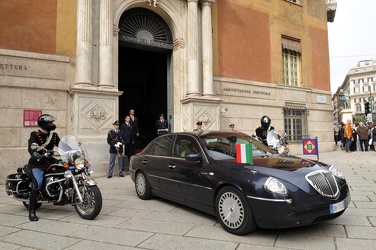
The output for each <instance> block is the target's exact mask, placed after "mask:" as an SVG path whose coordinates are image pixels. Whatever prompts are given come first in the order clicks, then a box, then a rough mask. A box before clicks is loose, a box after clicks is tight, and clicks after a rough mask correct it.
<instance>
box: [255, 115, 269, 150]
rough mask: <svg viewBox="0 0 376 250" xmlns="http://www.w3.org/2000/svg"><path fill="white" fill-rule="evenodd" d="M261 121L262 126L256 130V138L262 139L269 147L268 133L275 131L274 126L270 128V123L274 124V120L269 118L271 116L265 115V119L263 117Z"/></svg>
mask: <svg viewBox="0 0 376 250" xmlns="http://www.w3.org/2000/svg"><path fill="white" fill-rule="evenodd" d="M260 121H261V126H260V127H258V128H256V130H255V131H256V136H257V137H258V138H260V139H261V141H262V143H264V144H265V145H266V146H268V142H267V139H266V138H267V136H268V132H269V131H270V130H273V129H274V127H273V126H270V123H271V122H272V120H271V119H270V118H269V116H267V115H264V116H263V117H261V120H260Z"/></svg>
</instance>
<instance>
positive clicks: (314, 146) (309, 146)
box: [302, 138, 319, 155]
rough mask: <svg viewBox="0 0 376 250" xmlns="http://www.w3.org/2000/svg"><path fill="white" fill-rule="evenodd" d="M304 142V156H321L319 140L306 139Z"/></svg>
mask: <svg viewBox="0 0 376 250" xmlns="http://www.w3.org/2000/svg"><path fill="white" fill-rule="evenodd" d="M302 142H303V154H304V155H318V154H319V145H318V141H317V138H315V139H312V138H305V139H303V140H302Z"/></svg>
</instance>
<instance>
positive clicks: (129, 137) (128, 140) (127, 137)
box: [121, 115, 134, 174]
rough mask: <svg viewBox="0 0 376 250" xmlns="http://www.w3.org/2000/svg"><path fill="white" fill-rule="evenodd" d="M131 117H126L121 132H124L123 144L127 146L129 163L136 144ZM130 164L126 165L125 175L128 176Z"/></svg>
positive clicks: (126, 153) (126, 151)
mask: <svg viewBox="0 0 376 250" xmlns="http://www.w3.org/2000/svg"><path fill="white" fill-rule="evenodd" d="M130 120H131V117H130V116H129V115H127V116H126V117H125V122H124V123H123V124H122V125H121V131H122V132H123V136H124V137H123V142H124V145H125V155H126V156H127V157H128V162H129V160H130V158H131V156H132V148H133V147H132V146H133V143H134V138H133V132H132V126H131V123H130ZM127 166H128V164H126V169H125V173H126V174H128V172H129V169H128V168H127Z"/></svg>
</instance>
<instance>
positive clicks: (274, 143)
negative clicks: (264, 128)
mask: <svg viewBox="0 0 376 250" xmlns="http://www.w3.org/2000/svg"><path fill="white" fill-rule="evenodd" d="M252 137H253V138H255V139H256V140H258V141H259V142H261V143H263V144H264V145H266V146H268V147H269V148H270V149H272V150H273V151H274V152H276V153H278V154H281V155H291V154H290V149H289V148H288V147H287V144H288V143H287V134H286V133H285V134H284V135H283V136H280V135H279V134H278V133H277V131H275V130H274V129H271V130H268V132H267V135H266V139H262V138H260V137H258V136H257V135H256V134H252Z"/></svg>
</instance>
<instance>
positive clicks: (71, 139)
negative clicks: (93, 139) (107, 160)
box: [58, 135, 86, 163]
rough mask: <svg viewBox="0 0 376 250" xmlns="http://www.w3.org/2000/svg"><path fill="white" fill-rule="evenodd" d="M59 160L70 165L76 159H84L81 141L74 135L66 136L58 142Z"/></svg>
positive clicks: (84, 152) (84, 153)
mask: <svg viewBox="0 0 376 250" xmlns="http://www.w3.org/2000/svg"><path fill="white" fill-rule="evenodd" d="M58 150H59V153H60V156H61V160H62V161H64V162H69V163H72V162H74V161H75V160H76V159H78V158H81V159H86V149H85V147H84V144H83V143H82V141H81V140H80V139H79V138H77V137H76V136H74V135H66V136H64V137H63V138H62V139H61V140H60V142H59V149H58Z"/></svg>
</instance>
